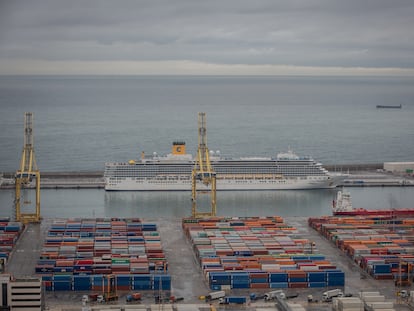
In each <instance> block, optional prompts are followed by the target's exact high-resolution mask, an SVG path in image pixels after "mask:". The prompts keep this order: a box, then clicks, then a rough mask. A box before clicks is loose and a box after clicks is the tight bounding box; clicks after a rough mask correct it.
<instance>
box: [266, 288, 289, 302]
mask: <svg viewBox="0 0 414 311" xmlns="http://www.w3.org/2000/svg"><path fill="white" fill-rule="evenodd" d="M276 297H280V298H282V299H285V298H286V295H285V293H284V292H283V291H282V290H274V291H271V292H268V293H266V294H264V300H266V301H269V300H274V299H276Z"/></svg>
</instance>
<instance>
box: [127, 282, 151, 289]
mask: <svg viewBox="0 0 414 311" xmlns="http://www.w3.org/2000/svg"><path fill="white" fill-rule="evenodd" d="M131 287H132V289H133V290H151V289H152V283H151V281H148V282H147V281H135V282H132V284H131Z"/></svg>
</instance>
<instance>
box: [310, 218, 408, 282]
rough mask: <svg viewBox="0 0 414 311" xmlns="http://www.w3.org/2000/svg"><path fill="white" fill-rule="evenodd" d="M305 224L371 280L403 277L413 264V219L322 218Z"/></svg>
mask: <svg viewBox="0 0 414 311" xmlns="http://www.w3.org/2000/svg"><path fill="white" fill-rule="evenodd" d="M309 225H310V226H311V227H312V228H314V229H315V230H317V231H318V232H320V233H321V234H322V235H323V236H325V237H326V238H327V239H329V240H331V241H332V242H333V243H334V244H335V245H336V246H337V247H338V248H339V249H340V250H342V251H343V252H344V253H345V254H347V255H348V256H349V257H351V258H352V259H353V260H354V261H355V262H356V263H357V264H358V265H359V266H360V267H361V268H362V269H364V270H365V271H366V272H368V273H369V274H370V275H371V276H372V277H374V278H375V279H378V280H383V279H398V278H400V277H401V276H402V277H403V278H404V275H401V274H404V273H405V274H407V273H408V271H407V269H408V267H409V265H413V264H414V219H399V218H391V217H384V216H378V215H377V216H375V215H372V216H358V217H327V216H325V217H321V218H310V219H309Z"/></svg>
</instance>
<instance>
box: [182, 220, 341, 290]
mask: <svg viewBox="0 0 414 311" xmlns="http://www.w3.org/2000/svg"><path fill="white" fill-rule="evenodd" d="M183 228H184V230H185V233H186V235H187V237H188V238H189V239H190V240H191V242H192V244H193V246H194V250H195V254H196V256H197V258H198V259H199V262H200V265H201V268H202V270H203V273H204V276H205V278H206V279H207V281H208V283H209V285H210V288H211V289H212V290H221V289H231V288H234V289H236V288H256V289H261V288H304V287H326V286H343V285H344V283H345V276H344V273H343V272H342V271H341V270H339V269H337V268H336V266H335V265H333V264H332V263H330V262H329V261H327V260H326V259H325V257H324V256H323V255H321V254H318V253H316V249H315V246H314V244H313V243H312V242H311V241H309V240H308V239H303V238H299V237H298V236H297V230H296V229H295V228H294V227H291V226H288V225H286V224H285V223H284V222H283V219H282V218H281V217H277V216H276V217H265V218H259V217H254V218H220V217H218V218H211V219H200V220H195V219H184V220H183Z"/></svg>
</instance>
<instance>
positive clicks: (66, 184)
mask: <svg viewBox="0 0 414 311" xmlns="http://www.w3.org/2000/svg"><path fill="white" fill-rule="evenodd" d="M325 168H326V169H327V170H328V171H330V172H335V173H336V172H338V173H342V174H346V177H345V178H344V179H343V180H341V181H340V182H339V184H338V186H339V187H342V186H347V187H375V186H390V187H392V186H414V175H413V174H412V172H411V173H407V172H396V171H394V172H392V171H387V170H385V169H384V164H383V163H373V164H338V165H325ZM40 187H41V188H42V189H100V188H102V189H103V188H105V179H104V173H103V172H102V171H84V172H83V171H80V172H42V173H41V185H40ZM12 188H14V173H11V172H6V173H3V174H2V177H1V179H0V189H12ZM189 190H190V189H189ZM217 190H220V189H217Z"/></svg>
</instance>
